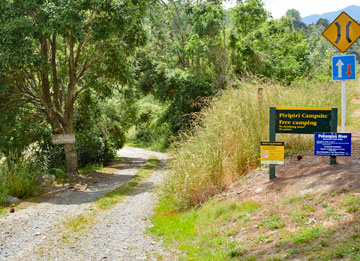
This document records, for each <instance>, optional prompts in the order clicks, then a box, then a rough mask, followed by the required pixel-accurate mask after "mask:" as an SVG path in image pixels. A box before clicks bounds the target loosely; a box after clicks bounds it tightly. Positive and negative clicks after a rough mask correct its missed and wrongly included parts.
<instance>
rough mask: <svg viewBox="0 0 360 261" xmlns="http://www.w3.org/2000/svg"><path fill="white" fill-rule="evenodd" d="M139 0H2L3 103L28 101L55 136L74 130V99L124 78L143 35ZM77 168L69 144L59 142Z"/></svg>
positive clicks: (68, 162)
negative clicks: (132, 54)
mask: <svg viewBox="0 0 360 261" xmlns="http://www.w3.org/2000/svg"><path fill="white" fill-rule="evenodd" d="M146 2H148V1H145V0H127V1H122V0H68V1H60V0H47V1H37V0H3V1H1V3H0V50H1V51H0V84H1V85H0V88H1V89H0V90H1V95H2V97H6V102H4V99H3V102H2V104H1V105H2V106H4V107H10V106H24V105H27V106H29V105H30V106H31V108H32V111H33V112H34V113H37V114H39V113H42V114H44V115H46V119H47V121H48V122H49V123H50V124H51V126H52V129H53V133H54V134H73V133H74V128H73V123H74V114H75V111H76V102H77V100H78V98H79V97H80V96H81V94H82V93H83V92H84V91H85V90H87V89H89V88H92V89H94V90H95V91H96V92H97V94H98V95H106V94H109V93H111V88H113V86H114V83H115V85H116V84H117V85H118V86H119V85H120V84H125V83H127V82H129V81H130V80H131V78H132V76H131V71H132V70H131V69H130V67H131V64H132V63H130V58H129V54H130V53H131V51H132V50H133V48H134V47H135V46H136V45H137V44H140V43H141V42H142V41H143V39H144V37H143V36H144V34H143V33H142V32H143V30H142V17H143V12H144V10H145V7H146V6H145V3H146ZM64 151H65V157H66V168H67V172H68V173H69V174H75V173H77V168H78V164H77V155H76V150H75V144H65V145H64Z"/></svg>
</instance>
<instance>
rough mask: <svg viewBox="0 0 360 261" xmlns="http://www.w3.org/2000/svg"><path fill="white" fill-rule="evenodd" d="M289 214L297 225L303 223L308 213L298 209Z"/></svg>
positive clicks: (307, 218) (306, 219) (307, 217)
mask: <svg viewBox="0 0 360 261" xmlns="http://www.w3.org/2000/svg"><path fill="white" fill-rule="evenodd" d="M290 215H291V216H292V217H293V221H294V222H295V223H296V224H298V225H300V224H304V223H306V222H307V221H308V220H309V215H308V214H306V213H304V212H300V211H298V210H295V211H293V212H292V213H291V214H290Z"/></svg>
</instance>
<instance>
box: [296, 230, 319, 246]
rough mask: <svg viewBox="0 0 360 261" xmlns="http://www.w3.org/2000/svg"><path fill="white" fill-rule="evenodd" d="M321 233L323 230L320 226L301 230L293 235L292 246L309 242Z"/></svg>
mask: <svg viewBox="0 0 360 261" xmlns="http://www.w3.org/2000/svg"><path fill="white" fill-rule="evenodd" d="M323 232H324V229H323V227H321V226H314V227H306V228H301V229H299V230H298V232H297V233H295V234H293V236H292V242H293V243H294V244H300V243H307V242H311V241H313V240H315V239H317V238H319V237H320V235H321V234H322V233H323Z"/></svg>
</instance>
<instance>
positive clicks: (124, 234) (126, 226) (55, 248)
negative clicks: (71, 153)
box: [0, 147, 166, 260]
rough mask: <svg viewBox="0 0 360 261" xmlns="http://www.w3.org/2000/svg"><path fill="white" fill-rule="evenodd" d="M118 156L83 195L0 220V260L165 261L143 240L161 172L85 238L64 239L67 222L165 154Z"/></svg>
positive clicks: (72, 192) (66, 194)
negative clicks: (150, 160) (114, 165)
mask: <svg viewBox="0 0 360 261" xmlns="http://www.w3.org/2000/svg"><path fill="white" fill-rule="evenodd" d="M119 154H120V156H121V157H122V159H123V161H122V166H121V167H118V168H113V169H111V171H110V173H103V174H100V175H103V177H102V179H100V180H96V181H94V182H93V183H91V182H88V183H89V184H86V187H85V189H84V188H83V189H79V190H77V189H76V188H73V189H68V190H65V191H62V192H59V193H56V194H54V195H52V196H50V197H47V198H41V199H40V203H31V204H28V206H26V208H24V209H19V208H18V209H17V211H16V212H15V213H13V214H9V215H5V216H0V260H70V259H72V260H101V259H107V260H143V259H153V260H155V259H157V258H158V257H159V255H161V256H163V257H164V258H165V256H166V253H165V252H164V251H162V250H161V248H160V246H159V245H160V242H154V241H153V240H152V238H151V237H149V236H146V235H145V231H146V228H147V227H148V226H150V222H149V219H148V217H150V216H151V214H152V207H153V203H154V194H153V192H152V188H153V186H154V185H155V184H157V183H158V182H160V180H161V177H162V175H163V173H164V170H163V169H162V168H159V169H157V170H156V171H155V172H154V174H153V175H152V177H151V178H150V179H149V180H148V181H147V183H145V184H143V185H141V186H139V187H138V188H137V189H136V190H135V191H134V193H133V194H131V195H130V196H129V197H127V198H126V199H125V200H124V201H123V202H121V203H119V204H117V205H116V206H115V207H114V208H112V209H111V210H107V211H100V212H99V213H97V216H96V219H94V224H93V225H92V226H91V231H88V233H81V234H79V235H78V234H75V235H71V236H73V237H74V238H64V235H63V234H62V232H63V229H64V222H65V221H69V220H71V219H74V218H76V217H79V216H80V215H86V214H88V213H90V212H91V210H92V209H91V208H92V206H91V204H92V203H93V202H94V201H96V200H97V199H98V198H100V197H101V196H103V195H104V194H105V193H107V192H109V191H112V190H113V189H115V188H116V187H119V186H120V185H122V184H123V183H125V182H126V181H128V180H130V179H131V177H132V176H133V175H134V174H135V173H136V172H137V171H138V170H139V168H141V166H143V165H144V164H145V162H146V160H147V159H148V158H149V157H150V156H151V155H154V156H157V157H158V158H159V159H161V160H162V161H163V160H165V159H166V154H162V153H156V152H151V151H146V150H142V149H135V148H130V147H125V148H124V149H122V150H121V151H119ZM160 165H162V163H161V164H160ZM20 208H21V205H20ZM65 239H66V240H65Z"/></svg>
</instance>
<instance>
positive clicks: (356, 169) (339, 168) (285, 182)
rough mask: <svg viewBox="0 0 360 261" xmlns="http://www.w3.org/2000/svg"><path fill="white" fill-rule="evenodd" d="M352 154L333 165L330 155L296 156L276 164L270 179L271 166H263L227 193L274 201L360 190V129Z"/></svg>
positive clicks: (353, 138) (268, 201)
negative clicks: (318, 193) (298, 157)
mask: <svg viewBox="0 0 360 261" xmlns="http://www.w3.org/2000/svg"><path fill="white" fill-rule="evenodd" d="M351 153H352V156H351V157H337V164H335V165H330V164H329V161H330V160H329V157H318V156H313V155H311V154H307V155H301V156H302V159H301V160H298V159H297V155H295V156H293V157H291V158H289V159H286V160H285V164H284V165H281V166H278V167H276V178H275V179H273V180H271V181H270V180H269V169H268V168H261V169H258V170H256V171H254V172H253V173H252V174H251V177H250V178H248V179H247V180H246V181H245V182H244V183H242V184H240V185H237V186H235V187H232V188H230V189H229V191H227V192H225V193H224V194H223V196H230V197H235V198H239V199H254V200H255V201H257V202H262V203H264V204H271V203H272V202H278V201H279V200H283V199H284V198H286V197H291V196H295V195H304V194H309V193H316V192H333V191H350V190H356V189H360V132H353V133H352V152H351Z"/></svg>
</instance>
